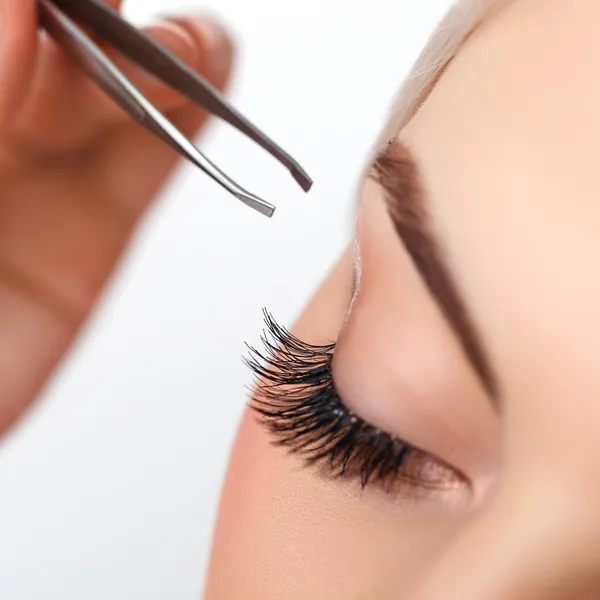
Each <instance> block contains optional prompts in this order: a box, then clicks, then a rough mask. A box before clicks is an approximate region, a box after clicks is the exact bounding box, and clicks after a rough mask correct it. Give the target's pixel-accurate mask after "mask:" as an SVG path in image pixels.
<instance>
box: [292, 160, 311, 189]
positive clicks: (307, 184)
mask: <svg viewBox="0 0 600 600" xmlns="http://www.w3.org/2000/svg"><path fill="white" fill-rule="evenodd" d="M290 172H291V174H292V177H293V178H294V179H295V180H296V181H297V182H298V183H299V184H300V187H301V188H302V189H303V190H304V191H305V192H308V191H309V190H310V188H311V187H312V184H313V180H312V179H311V178H310V177H309V176H308V174H307V173H306V171H305V170H304V169H303V168H302V167H300V166H299V165H294V166H293V167H292V168H291V169H290Z"/></svg>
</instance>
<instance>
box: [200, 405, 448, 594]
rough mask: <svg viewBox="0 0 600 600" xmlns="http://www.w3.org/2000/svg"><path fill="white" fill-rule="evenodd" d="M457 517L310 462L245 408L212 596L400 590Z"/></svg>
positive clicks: (218, 537) (428, 558) (217, 547)
mask: <svg viewBox="0 0 600 600" xmlns="http://www.w3.org/2000/svg"><path fill="white" fill-rule="evenodd" d="M459 525H460V515H459V514H458V513H457V514H455V515H453V514H449V513H448V511H447V510H445V511H444V512H443V513H442V512H440V511H439V510H436V508H435V507H432V506H429V507H427V506H422V505H421V506H417V505H416V504H408V503H406V502H403V503H401V502H400V501H396V502H394V501H391V500H390V499H389V497H387V496H384V495H383V494H381V493H380V492H376V491H373V492H369V491H368V490H366V491H365V492H361V491H360V488H359V486H358V485H356V484H354V483H351V482H348V483H340V482H332V481H329V480H327V479H325V478H323V477H322V476H320V475H318V474H316V473H314V472H310V471H309V470H305V469H303V468H302V465H301V464H300V463H298V462H297V461H296V460H295V459H294V458H291V457H289V456H286V455H285V453H284V452H283V451H282V450H281V449H279V448H274V447H273V446H271V445H270V444H269V440H268V438H267V436H266V434H265V432H263V430H262V427H260V426H259V425H258V424H257V423H256V421H255V420H254V416H253V415H252V414H250V413H248V414H247V415H246V416H245V418H244V421H243V423H242V426H241V428H240V432H239V435H238V439H237V442H236V445H235V449H234V452H233V455H232V459H231V465H230V470H229V474H228V478H227V482H226V485H225V489H224V494H223V499H222V505H221V512H220V517H219V522H218V526H217V530H216V535H215V541H214V550H213V560H212V564H211V571H210V577H209V586H208V591H207V600H218V599H223V600H233V599H237V598H239V599H240V600H241V599H242V598H243V599H244V600H254V599H256V600H258V599H260V600H267V599H271V598H272V599H278V600H279V599H280V598H294V600H302V599H307V600H308V599H310V600H314V599H315V598H327V599H328V600H336V599H340V600H341V599H344V600H346V599H347V598H358V597H365V598H367V597H368V598H370V597H377V598H382V599H383V598H393V597H398V594H399V595H400V596H402V593H403V592H406V591H407V590H408V588H409V587H410V584H411V582H412V581H413V578H414V577H415V574H416V573H417V572H418V571H419V570H420V569H422V568H425V567H426V566H427V565H428V564H429V562H430V561H431V560H432V558H433V556H434V552H435V549H436V548H437V549H439V548H440V547H441V546H442V545H443V544H444V543H445V542H446V541H447V540H448V539H449V537H450V536H451V535H452V534H453V533H454V532H455V530H456V528H457V527H458V526H459Z"/></svg>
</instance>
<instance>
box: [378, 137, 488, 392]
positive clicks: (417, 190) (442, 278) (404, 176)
mask: <svg viewBox="0 0 600 600" xmlns="http://www.w3.org/2000/svg"><path fill="white" fill-rule="evenodd" d="M369 178H370V179H372V180H373V181H375V182H377V183H378V184H379V185H380V186H381V187H382V188H383V190H384V192H385V193H384V196H385V199H386V203H387V206H388V212H389V213H390V216H391V218H392V221H393V222H394V226H395V228H396V231H397V233H398V235H399V236H400V239H401V240H402V241H403V243H404V246H405V247H406V249H407V251H408V253H409V254H410V255H411V257H412V260H413V262H414V264H415V266H416V268H417V270H418V271H419V273H420V275H421V277H422V279H423V280H424V282H425V284H426V285H427V287H428V288H429V290H430V292H431V293H432V294H433V297H434V299H435V301H436V302H437V304H438V306H439V308H440V309H441V311H442V313H443V315H444V316H445V318H446V320H447V321H448V323H449V324H450V326H451V327H452V329H453V330H454V332H455V334H456V335H457V336H458V339H459V341H460V343H461V345H462V347H463V349H464V352H465V354H466V355H467V357H468V359H469V361H470V362H471V364H472V365H473V367H474V368H475V371H476V372H477V374H478V375H479V377H480V379H481V381H482V383H483V384H484V386H485V388H486V389H487V391H488V393H489V394H490V395H491V396H492V398H496V397H497V391H498V386H497V382H496V377H495V375H494V373H493V371H492V368H491V365H490V363H489V361H488V359H487V356H486V354H485V352H484V350H483V345H482V343H481V341H480V336H479V335H478V333H477V331H476V329H475V327H474V325H473V322H472V319H471V317H470V315H469V312H468V311H467V308H466V304H465V302H464V301H463V299H462V297H461V296H460V294H459V292H458V286H457V285H456V283H455V281H454V280H453V278H452V276H451V273H450V270H449V269H448V267H447V265H446V264H445V263H444V260H443V252H442V251H441V246H440V244H439V242H438V240H437V239H436V237H435V235H434V233H433V231H432V229H431V222H430V218H429V215H428V214H427V210H426V194H425V190H424V187H423V186H422V184H421V177H420V175H419V169H418V166H417V163H416V161H415V159H414V158H413V156H412V154H411V153H410V151H409V149H408V148H407V147H406V146H405V145H404V144H402V142H400V141H399V140H398V139H397V138H394V139H393V140H392V141H390V142H388V144H387V145H386V147H385V148H384V149H383V150H382V151H381V152H380V154H379V155H378V156H377V158H376V159H375V161H374V162H373V165H372V166H371V169H370V171H369Z"/></svg>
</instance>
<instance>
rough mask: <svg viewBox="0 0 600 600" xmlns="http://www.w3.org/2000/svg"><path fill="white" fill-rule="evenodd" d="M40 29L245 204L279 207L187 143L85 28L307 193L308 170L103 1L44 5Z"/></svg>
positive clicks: (267, 209) (269, 210)
mask: <svg viewBox="0 0 600 600" xmlns="http://www.w3.org/2000/svg"><path fill="white" fill-rule="evenodd" d="M37 4H38V13H39V22H40V25H41V26H42V27H43V28H44V29H45V30H46V31H47V33H48V34H49V35H50V36H51V37H52V38H53V39H54V40H55V41H56V42H57V43H58V44H59V45H60V46H61V47H62V49H63V51H64V52H65V53H66V54H67V55H68V56H69V57H70V58H71V60H72V61H74V62H75V63H76V64H77V65H78V66H79V67H80V68H81V69H82V70H83V71H84V72H85V73H86V74H87V75H88V76H89V77H91V78H92V79H93V80H94V81H95V82H96V83H97V84H98V85H99V86H100V87H101V88H102V89H103V90H104V91H105V92H106V93H107V94H108V95H109V96H110V97H111V98H112V99H113V100H114V101H115V102H117V103H118V104H119V105H120V106H121V107H122V108H123V109H124V110H125V111H126V112H127V113H129V114H130V115H131V116H132V117H133V118H134V119H135V120H136V121H138V122H139V123H140V124H141V125H143V126H144V127H146V128H147V129H148V130H150V131H151V132H153V133H154V134H155V135H157V136H158V137H159V138H161V139H162V140H163V141H164V142H166V143H167V144H169V145H170V146H172V147H173V148H174V149H175V150H177V152H179V154H181V155H182V156H183V157H184V158H186V159H187V160H189V161H191V162H192V163H193V164H195V165H196V166H198V167H199V168H200V169H202V170H203V171H204V172H205V173H207V174H208V175H209V176H210V177H212V179H214V180H215V181H216V182H217V183H218V184H220V185H221V186H223V187H224V188H225V189H226V190H228V191H229V192H230V193H231V194H233V195H234V196H235V197H236V198H238V199H239V200H241V201H242V202H243V203H244V204H247V205H248V206H250V207H252V208H254V209H255V210H257V211H258V212H260V213H262V214H264V215H266V216H268V217H270V216H272V214H273V212H274V211H275V207H274V206H273V205H272V204H270V203H269V202H267V201H265V200H263V199H262V198H259V197H258V196H255V195H254V194H252V193H250V192H248V191H246V190H245V189H244V188H242V187H241V186H240V185H238V184H237V183H236V182H235V181H234V180H233V179H231V178H230V177H229V176H228V175H226V174H225V173H224V172H223V171H221V169H219V168H218V167H217V166H216V165H215V164H214V163H213V162H212V161H211V160H209V159H208V158H207V157H206V156H205V155H204V154H202V152H200V150H198V148H197V147H196V146H195V145H194V144H193V143H192V142H191V141H190V140H189V139H187V138H186V136H185V135H184V134H183V133H181V132H180V131H179V130H178V129H177V128H176V127H175V126H174V125H173V124H172V123H171V122H170V121H169V120H168V119H167V117H165V116H164V115H163V114H162V113H161V112H160V110H158V108H156V107H155V106H154V105H153V104H152V103H151V102H150V101H149V100H148V99H147V98H146V97H145V96H144V95H143V94H142V92H141V91H140V90H139V89H138V88H137V87H136V86H135V85H134V84H133V83H132V82H131V81H130V80H129V79H128V78H127V77H126V76H125V75H124V74H123V73H122V72H121V71H120V69H119V68H118V67H117V66H116V65H115V64H114V63H113V62H112V61H111V60H110V59H109V58H108V56H107V55H106V54H105V53H104V52H103V51H102V49H101V48H100V46H99V45H98V44H97V43H95V42H94V40H93V39H92V38H91V37H90V36H89V35H88V34H87V33H86V32H85V31H84V29H83V28H82V27H80V25H81V26H83V27H85V28H86V29H88V30H90V31H92V32H93V33H94V34H96V36H98V37H99V38H100V39H102V40H103V41H104V42H107V43H108V44H110V45H111V46H113V47H114V48H116V49H117V50H119V51H120V52H121V53H123V54H124V55H125V56H127V57H128V58H129V59H131V60H132V61H134V62H135V63H137V64H138V65H139V66H140V67H142V68H143V69H145V70H146V71H148V72H149V73H151V74H152V75H154V76H155V77H157V78H158V79H160V80H162V81H164V82H165V83H167V84H168V85H170V86H171V87H172V88H174V89H176V90H177V91H178V92H180V93H182V94H183V95H185V96H186V97H188V98H189V99H190V100H193V101H194V102H196V103H197V104H198V105H200V106H202V107H204V108H205V109H206V110H208V111H209V112H211V113H213V114H214V115H216V116H218V117H220V118H222V119H223V120H225V121H227V122H228V123H230V124H231V125H233V126H234V127H236V128H237V129H238V130H239V131H241V132H242V133H244V134H245V135H246V136H248V137H249V138H250V139H252V140H253V141H254V142H256V143H257V144H258V145H259V146H261V147H262V148H264V149H265V150H267V152H269V153H270V154H271V155H272V156H273V157H274V158H276V159H277V160H278V161H279V162H280V163H281V164H283V165H284V166H285V167H287V169H288V170H289V171H290V172H291V174H292V176H293V177H294V179H295V180H296V181H297V182H298V184H299V185H300V187H301V188H302V189H303V190H304V191H306V192H307V191H308V190H309V189H310V187H311V185H312V180H311V179H310V177H309V176H308V175H307V173H306V172H305V171H304V169H302V167H301V166H300V165H299V164H298V163H297V162H296V161H295V160H294V159H293V158H292V157H291V156H290V155H289V154H288V153H287V152H285V151H284V150H283V149H281V148H280V147H279V146H278V145H277V144H275V142H273V141H272V140H271V139H270V138H269V137H267V135H265V134H264V133H263V132H261V131H260V130H259V129H258V128H257V127H255V126H254V125H253V124H252V123H250V122H249V121H248V120H247V119H246V118H245V117H244V116H243V115H241V114H240V113H239V112H238V111H237V110H236V109H235V108H233V107H232V106H231V105H230V104H229V103H228V102H227V100H225V98H224V97H223V96H222V95H221V94H220V93H219V92H218V90H216V89H215V88H214V87H213V86H212V85H211V84H210V83H208V82H207V81H206V80H205V79H204V78H203V77H201V76H200V75H199V74H198V73H196V72H195V71H194V70H193V69H191V68H190V67H189V66H188V65H186V64H185V63H184V62H183V61H181V60H180V59H179V58H177V57H176V56H175V55H174V54H172V53H171V52H169V51H168V50H167V49H166V48H164V47H163V46H162V45H160V44H159V43H157V42H155V41H154V40H153V39H152V38H151V37H150V36H149V35H147V34H146V33H144V32H143V31H140V30H139V29H137V28H136V27H134V26H133V25H131V24H130V23H128V22H127V21H125V20H124V19H123V18H121V17H120V15H119V13H118V12H117V11H116V10H114V9H112V8H110V7H108V6H106V5H105V4H103V3H102V2H101V0H38V3H37Z"/></svg>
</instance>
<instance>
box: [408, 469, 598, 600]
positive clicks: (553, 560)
mask: <svg viewBox="0 0 600 600" xmlns="http://www.w3.org/2000/svg"><path fill="white" fill-rule="evenodd" d="M594 504H595V503H593V502H585V501H584V502H581V498H580V496H579V494H577V493H575V492H574V491H573V490H570V489H565V488H564V487H562V485H557V480H546V481H543V480H540V479H538V480H535V479H534V478H530V479H529V480H528V481H527V482H526V483H525V484H523V481H519V479H518V478H516V479H514V480H512V481H511V480H510V479H509V480H506V481H505V483H503V484H502V487H501V488H500V489H499V490H498V493H497V494H496V496H495V497H494V498H493V500H492V501H491V502H490V504H489V505H488V506H486V507H484V508H482V510H481V512H480V514H479V516H478V517H477V518H475V519H473V521H472V522H470V523H469V524H468V525H467V526H466V527H465V529H464V530H463V531H462V532H461V533H459V535H458V536H457V537H456V538H455V540H454V541H453V543H452V544H451V545H450V546H449V547H448V548H446V549H445V550H444V551H443V553H442V554H441V555H440V556H439V557H438V560H437V561H436V562H435V563H434V564H433V565H432V566H431V568H430V569H429V570H428V572H427V573H425V574H424V576H423V577H422V579H421V581H420V582H419V584H418V587H417V589H415V590H414V592H413V594H412V595H410V596H409V597H408V598H409V600H566V599H569V600H588V598H589V599H590V600H591V599H592V598H599V597H600V526H599V525H598V523H599V522H600V510H595V509H594V508H593V505H594Z"/></svg>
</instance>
